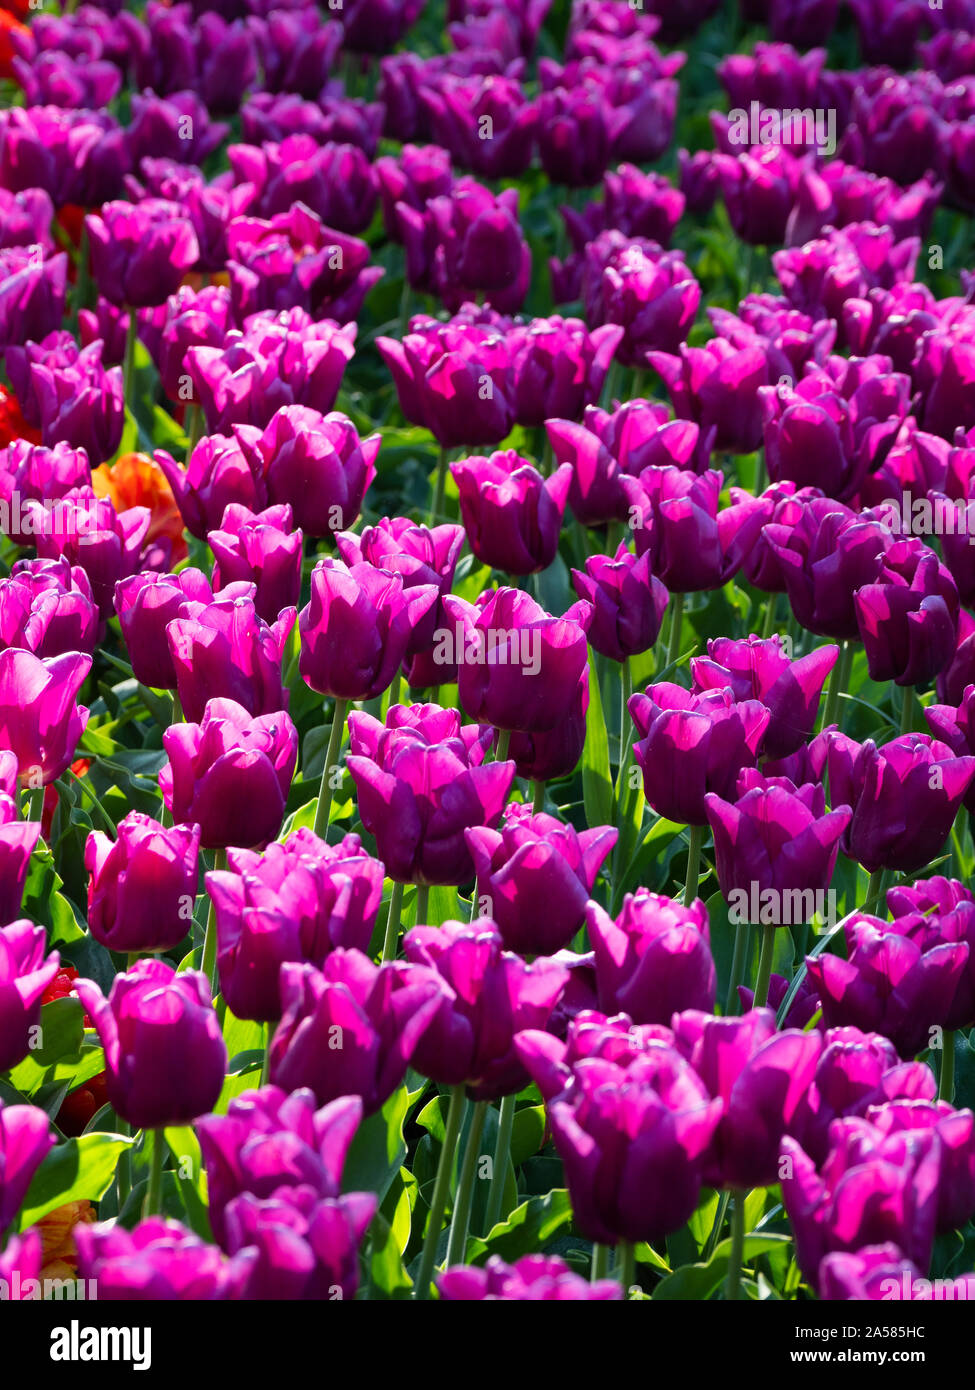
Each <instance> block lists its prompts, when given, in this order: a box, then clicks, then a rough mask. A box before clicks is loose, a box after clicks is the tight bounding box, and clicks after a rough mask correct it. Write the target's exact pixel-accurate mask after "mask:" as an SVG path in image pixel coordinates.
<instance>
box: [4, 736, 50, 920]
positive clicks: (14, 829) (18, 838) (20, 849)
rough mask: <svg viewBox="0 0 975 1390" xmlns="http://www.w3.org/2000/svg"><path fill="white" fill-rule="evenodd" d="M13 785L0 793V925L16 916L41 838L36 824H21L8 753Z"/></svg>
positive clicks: (13, 768)
mask: <svg viewBox="0 0 975 1390" xmlns="http://www.w3.org/2000/svg"><path fill="white" fill-rule="evenodd" d="M8 757H9V761H10V771H11V775H12V778H13V783H12V785H11V787H10V791H9V793H3V794H0V926H2V925H5V924H6V923H8V922H12V921H14V919H15V918H16V917H19V915H20V910H21V907H22V906H23V901H24V888H25V886H26V884H27V872H28V870H29V868H30V861H31V855H32V854H33V853H34V850H35V849H36V847H37V841H38V840H39V839H40V836H41V826H40V824H39V822H37V821H22V820H21V819H20V818H19V816H18V807H17V801H16V798H17V796H18V792H17V765H16V762H15V760H14V757H13V754H9V755H8Z"/></svg>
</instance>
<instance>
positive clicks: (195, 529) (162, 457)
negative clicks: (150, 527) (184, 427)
mask: <svg viewBox="0 0 975 1390" xmlns="http://www.w3.org/2000/svg"><path fill="white" fill-rule="evenodd" d="M155 459H156V462H157V463H158V464H159V467H160V468H161V469H162V471H163V473H164V474H165V475H166V481H167V482H168V483H169V486H170V487H171V488H172V490H173V496H174V497H175V498H176V505H177V506H178V507H179V510H180V515H181V516H182V518H183V523H184V525H185V526H186V529H187V531H189V532H190V533H191V534H192V535H194V536H196V537H197V539H198V540H205V539H206V537H207V535H208V533H209V532H210V531H215V530H217V528H218V527H219V526H220V523H221V521H222V520H223V515H224V512H225V511H226V509H227V507H228V506H229V505H230V504H231V503H233V502H237V503H241V504H242V505H243V506H245V507H249V508H250V509H251V511H262V510H263V509H264V508H265V507H266V506H267V505H268V495H267V483H266V481H265V477H264V470H263V461H262V459H261V458H260V457H258V456H257V455H256V454H255V453H253V451H251V452H250V453H247V454H245V453H244V451H243V450H242V449H241V446H240V443H239V441H238V440H236V439H232V438H230V437H228V436H227V435H222V434H211V435H207V436H206V437H205V438H203V439H201V440H200V442H199V443H198V444H197V445H196V447H195V449H194V450H193V452H192V454H191V455H190V458H189V464H188V466H187V467H186V468H185V469H183V468H181V467H180V466H179V464H178V463H177V462H176V460H175V459H174V458H173V457H172V455H171V454H167V453H165V452H164V451H163V450H162V449H157V451H156V454H155Z"/></svg>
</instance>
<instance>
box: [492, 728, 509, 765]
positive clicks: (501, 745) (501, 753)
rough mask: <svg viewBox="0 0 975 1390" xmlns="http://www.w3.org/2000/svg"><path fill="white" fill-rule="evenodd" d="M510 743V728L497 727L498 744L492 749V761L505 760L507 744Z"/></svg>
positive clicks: (500, 761)
mask: <svg viewBox="0 0 975 1390" xmlns="http://www.w3.org/2000/svg"><path fill="white" fill-rule="evenodd" d="M510 743H511V730H510V729H499V730H498V746H497V748H496V749H495V750H494V761H495V762H496V763H503V762H507V759H508V745H509V744H510Z"/></svg>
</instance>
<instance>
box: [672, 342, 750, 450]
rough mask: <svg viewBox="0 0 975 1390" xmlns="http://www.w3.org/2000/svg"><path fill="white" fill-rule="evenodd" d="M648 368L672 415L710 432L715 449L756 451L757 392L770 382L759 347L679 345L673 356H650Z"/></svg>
mask: <svg viewBox="0 0 975 1390" xmlns="http://www.w3.org/2000/svg"><path fill="white" fill-rule="evenodd" d="M649 364H650V366H652V367H653V369H654V370H655V371H656V372H659V374H660V376H661V377H662V378H663V381H664V385H665V386H666V387H667V392H668V394H669V396H670V398H671V400H672V402H673V404H674V409H675V411H676V412H677V414H678V415H680V416H682V417H683V418H684V419H688V420H696V421H697V422H698V424H700V425H701V427H702V429H704V430H709V429H712V428H713V429H715V430H716V434H715V437H714V447H715V449H718V450H727V451H728V452H730V453H733V454H749V453H752V452H753V451H754V450H755V449H758V448H760V447H761V443H762V409H761V401H760V398H759V394H758V390H759V387H760V386H767V385H768V384H769V383H770V381H772V380H773V379H774V378H772V376H771V368H770V366H769V354H768V352H767V350H766V348H765V346H764V344H762V343H761V342H758V341H756V342H754V343H752V344H750V345H748V346H745V347H736V346H733V345H732V344H731V343H729V342H727V341H726V340H725V339H724V338H714V339H712V341H711V342H709V343H707V344H705V346H704V347H693V348H691V347H687V345H686V344H684V343H681V345H680V348H679V356H674V355H672V354H670V353H666V352H652V353H651V354H650V356H649Z"/></svg>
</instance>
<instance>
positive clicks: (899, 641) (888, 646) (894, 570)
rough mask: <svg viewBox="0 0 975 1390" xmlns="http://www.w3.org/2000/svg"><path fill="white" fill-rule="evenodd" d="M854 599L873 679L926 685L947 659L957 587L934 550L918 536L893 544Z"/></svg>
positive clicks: (952, 638) (952, 645) (954, 626)
mask: <svg viewBox="0 0 975 1390" xmlns="http://www.w3.org/2000/svg"><path fill="white" fill-rule="evenodd" d="M854 603H855V604H856V612H857V622H858V624H859V627H860V635H861V637H862V638H863V646H864V650H865V651H866V654H867V667H868V670H869V672H870V679H871V680H875V681H887V680H892V681H893V682H894V684H895V685H904V686H908V685H927V683H928V682H929V681H931V680H933V678H934V677H935V676H936V675H937V674H938V672H939V671H941V670H943V669H944V667H945V666H946V665H947V664H948V662H949V661H950V660H951V658H952V655H953V654H954V650H955V640H956V635H957V626H958V609H959V602H958V590H957V588H956V586H955V581H954V580H953V579H952V577H951V575H950V574H949V572H948V570H947V569H946V568H945V566H944V565H943V564H942V563H941V561H940V560H939V559H938V556H937V554H936V553H935V551H933V550H931V549H930V548H929V547H928V546H926V545H923V544H921V542H920V541H918V540H916V539H910V540H904V541H899V542H897V544H896V545H893V546H891V548H890V550H888V551H887V554H886V555H885V556H884V558H883V563H882V564H881V567H880V571H879V573H878V575H877V577H876V579H875V580H874V581H873V583H871V584H864V585H863V586H862V587H861V588H860V589H858V590H857V592H856V594H855V595H854Z"/></svg>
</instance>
